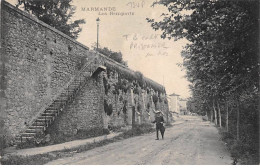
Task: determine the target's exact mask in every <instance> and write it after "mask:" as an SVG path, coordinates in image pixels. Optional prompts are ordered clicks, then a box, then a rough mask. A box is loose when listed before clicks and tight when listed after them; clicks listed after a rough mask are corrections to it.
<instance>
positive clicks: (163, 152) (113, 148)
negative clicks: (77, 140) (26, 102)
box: [48, 116, 232, 165]
mask: <svg viewBox="0 0 260 168" xmlns="http://www.w3.org/2000/svg"><path fill="white" fill-rule="evenodd" d="M182 120H183V121H184V122H183V123H182V124H178V125H174V126H173V127H171V128H168V129H166V132H165V139H164V140H162V139H160V140H159V141H158V140H155V133H153V134H146V135H143V136H137V137H133V138H129V139H125V140H121V141H119V142H115V143H111V144H108V145H105V146H102V147H98V148H95V149H92V150H89V151H86V152H82V153H77V154H75V155H73V156H72V157H66V158H61V159H58V160H54V161H52V162H49V163H48V164H49V165H55V164H58V165H61V164H62V165H205V164H206V165H217V164H218V165H230V164H231V163H232V160H231V157H230V154H229V153H228V151H227V150H226V148H225V145H224V143H223V142H221V141H220V140H219V135H218V131H217V129H216V128H215V127H214V126H213V125H212V124H210V123H209V122H206V121H202V119H201V117H198V116H182Z"/></svg>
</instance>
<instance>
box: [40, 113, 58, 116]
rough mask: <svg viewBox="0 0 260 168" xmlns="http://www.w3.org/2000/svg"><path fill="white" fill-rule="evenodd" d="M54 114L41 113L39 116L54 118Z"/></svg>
mask: <svg viewBox="0 0 260 168" xmlns="http://www.w3.org/2000/svg"><path fill="white" fill-rule="evenodd" d="M55 115H56V114H55V113H42V115H41V116H43V117H45V116H48V117H51V116H52V117H54V116H55Z"/></svg>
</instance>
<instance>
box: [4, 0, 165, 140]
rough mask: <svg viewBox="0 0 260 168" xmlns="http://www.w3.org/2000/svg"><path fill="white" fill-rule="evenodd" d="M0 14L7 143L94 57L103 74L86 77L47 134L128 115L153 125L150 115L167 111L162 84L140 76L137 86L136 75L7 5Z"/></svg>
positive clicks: (123, 121) (119, 122)
mask: <svg viewBox="0 0 260 168" xmlns="http://www.w3.org/2000/svg"><path fill="white" fill-rule="evenodd" d="M2 12H3V17H1V19H2V21H3V23H4V30H1V32H4V33H2V34H3V36H2V39H1V42H2V43H3V48H4V50H3V51H2V50H1V53H4V56H1V63H2V65H4V68H3V69H2V71H1V72H2V73H1V75H2V78H1V79H2V81H1V91H2V93H3V94H2V95H4V96H2V95H1V98H3V97H4V98H5V100H6V101H5V102H4V105H2V104H1V109H4V112H1V113H4V114H6V118H5V123H4V128H6V129H7V132H6V133H5V134H6V137H7V141H8V142H12V141H11V140H12V139H13V138H14V137H15V136H16V135H17V134H19V133H21V132H22V131H24V130H25V129H26V128H27V127H28V124H29V123H30V121H31V119H32V118H33V117H34V116H36V115H37V114H38V113H39V111H40V109H42V108H43V107H45V106H46V104H48V103H49V102H50V101H51V100H52V98H53V97H54V96H55V95H56V94H57V93H58V92H59V91H60V89H62V87H63V86H64V85H65V84H66V83H68V81H69V80H70V79H71V78H72V77H73V75H75V73H77V72H78V71H79V70H80V68H81V67H82V65H83V64H84V63H86V62H89V61H90V60H92V58H93V57H96V59H95V62H94V64H95V65H104V66H105V67H107V71H106V72H102V73H101V74H99V75H98V76H97V77H96V78H89V80H88V82H87V83H86V85H85V86H84V88H83V89H82V90H81V92H80V94H79V95H77V97H76V99H75V100H74V102H73V103H71V104H70V105H69V106H68V108H67V109H66V110H65V111H63V112H62V114H61V115H60V116H59V117H58V118H57V120H55V122H54V124H53V125H52V126H51V127H49V128H48V130H47V131H49V132H51V133H52V134H53V131H51V130H55V132H54V133H55V134H62V135H65V136H73V135H75V134H77V132H78V131H79V130H85V131H87V130H93V129H103V128H109V127H119V126H127V125H131V124H132V114H133V111H135V119H134V121H135V123H137V124H142V123H150V122H151V121H152V120H154V113H153V110H158V109H161V110H163V111H164V112H165V113H167V112H168V106H167V105H166V104H165V103H164V97H165V91H164V87H162V86H161V85H159V84H157V83H155V82H153V81H151V80H149V79H147V78H145V77H143V78H142V79H141V78H140V79H141V80H142V82H145V83H146V84H145V85H142V83H140V79H138V75H137V74H136V72H134V71H132V70H130V69H129V68H127V67H124V66H122V65H121V64H118V63H117V62H115V61H113V60H111V59H109V58H107V57H105V56H103V55H101V54H98V53H95V52H90V51H89V50H88V48H87V47H86V46H84V45H82V44H80V43H78V42H77V41H75V40H73V39H71V38H70V37H68V36H67V35H65V34H63V33H61V32H59V31H58V30H56V29H54V28H52V27H50V26H49V25H47V24H45V23H43V22H41V21H39V20H37V19H35V18H33V17H31V16H30V15H28V14H26V13H25V12H23V11H20V10H19V9H17V8H15V7H13V6H11V5H10V4H8V3H4V6H3V10H2ZM111 66H112V67H114V68H111ZM139 77H140V74H139ZM3 84H4V85H3ZM156 97H157V101H154V100H155V98H156ZM1 103H2V102H1ZM3 107H4V108H3ZM0 133H1V132H0Z"/></svg>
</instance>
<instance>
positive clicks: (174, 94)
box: [169, 93, 180, 96]
mask: <svg viewBox="0 0 260 168" xmlns="http://www.w3.org/2000/svg"><path fill="white" fill-rule="evenodd" d="M169 96H180V95H178V94H175V93H173V94H170V95H169Z"/></svg>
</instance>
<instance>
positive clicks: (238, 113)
mask: <svg viewBox="0 0 260 168" xmlns="http://www.w3.org/2000/svg"><path fill="white" fill-rule="evenodd" d="M239 120H240V110H239V100H238V101H237V140H239Z"/></svg>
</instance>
